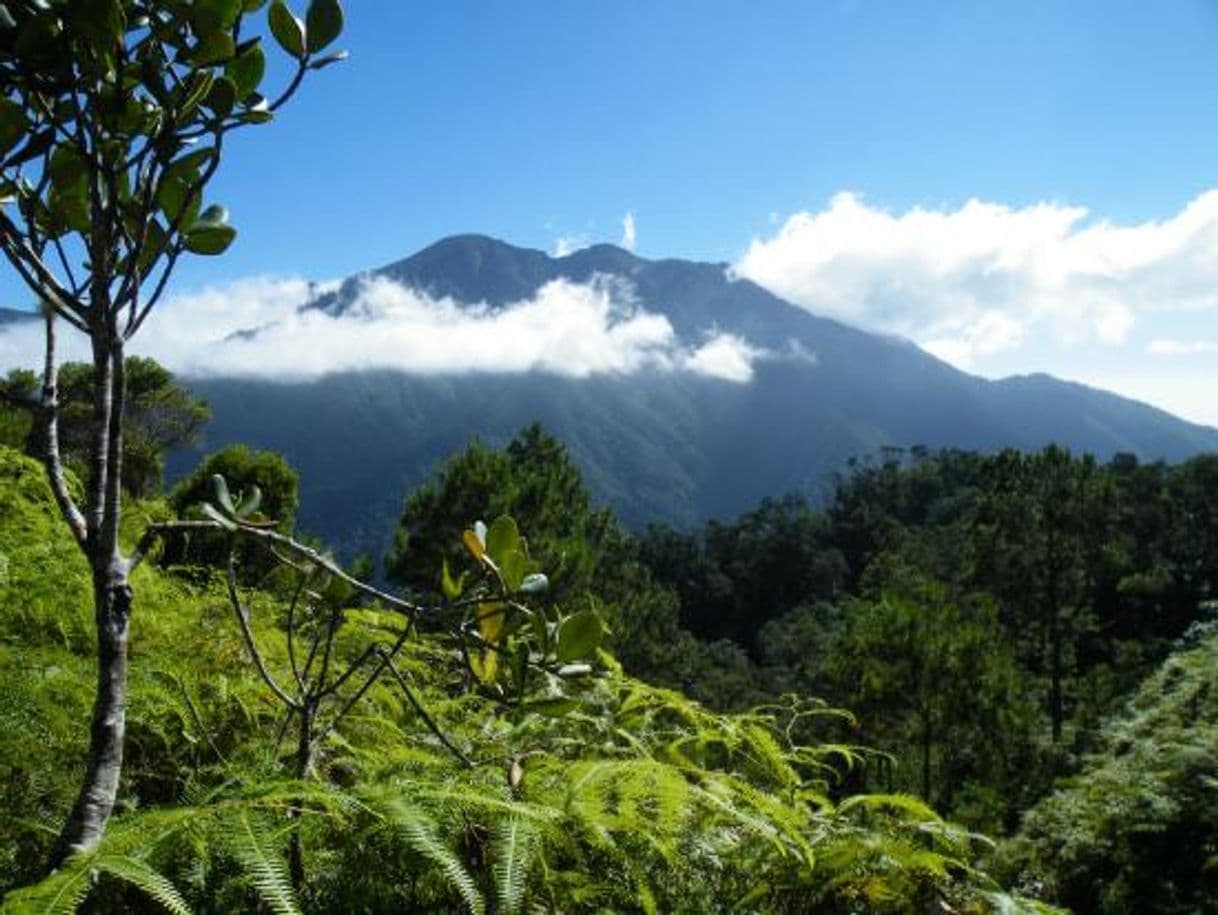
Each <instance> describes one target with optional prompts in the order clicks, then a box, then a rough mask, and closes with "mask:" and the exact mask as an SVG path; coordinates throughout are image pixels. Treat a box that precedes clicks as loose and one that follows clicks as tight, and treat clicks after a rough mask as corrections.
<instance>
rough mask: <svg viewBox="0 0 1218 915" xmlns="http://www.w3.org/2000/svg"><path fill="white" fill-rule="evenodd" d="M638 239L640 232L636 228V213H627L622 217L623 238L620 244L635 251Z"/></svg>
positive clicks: (628, 249)
mask: <svg viewBox="0 0 1218 915" xmlns="http://www.w3.org/2000/svg"><path fill="white" fill-rule="evenodd" d="M637 241H638V233H637V231H636V229H635V224H634V213H632V212H631V213H627V214H626V215H625V216H623V217H622V240H621V243H620V244H621V246H622V247H623V248H625V249H626V250H627V251H633V250H634V246H635V243H636V242H637Z"/></svg>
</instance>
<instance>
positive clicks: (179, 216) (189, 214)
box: [156, 176, 202, 228]
mask: <svg viewBox="0 0 1218 915" xmlns="http://www.w3.org/2000/svg"><path fill="white" fill-rule="evenodd" d="M193 183H194V181H193V180H187V179H182V178H177V177H174V176H169V177H167V178H164V179H162V181H161V187H160V189H159V190H158V191H157V195H156V204H157V206H158V207H160V208H161V212H163V213H164V214H165V218H166V219H168V220H169V223H170V225H173V224H174V223H175V222H176V223H177V225H178V227H179V228H181V227H184V226H192V225H194V223H195V220H196V219H198V216H199V203H200V198H201V196H202V194H200V193H199V192H198V191H196V192H195V194H194V196H193V198H191V197H190V188H191V185H192V184H193ZM188 199H189V204H188V203H187V201H188Z"/></svg>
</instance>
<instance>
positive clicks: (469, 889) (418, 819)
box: [378, 799, 486, 915]
mask: <svg viewBox="0 0 1218 915" xmlns="http://www.w3.org/2000/svg"><path fill="white" fill-rule="evenodd" d="M378 812H379V813H380V814H381V815H383V816H385V818H386V819H387V820H388V821H389V823H390V825H391V826H393V828H394V829H395V830H396V831H397V832H398V833H399V834H400V835H401V836H402V838H403V839H404V840H405V841H406V844H407V845H408V846H410V848H411V849H413V850H414V851H415V852H416V853H418V854H420V855H422V856H423V857H424V858H426V859H427V860H428V861H430V862H431V863H432V864H434V865H436V867H438V868H439V869H440V871H441V872H442V873H443V874H444V877H445V879H446V880H447V881H448V883H449V885H450V886H452V888H453V889H455V890H456V891H457V892H458V893H459V894H460V895H461V898H462V899H463V900H465V904H466V905H467V906H469V909H470V911H471V912H473V913H474V915H483V913H484V912H485V911H486V900H484V899H483V898H482V893H481V891H479V889H478V884H477V883H475V882H474V878H473V877H471V876H470V874H469V871H467V870H466V869H465V865H464V864H462V863H461V859H460V858H458V857H457V855H456V853H455V852H454V851H453V850H452V849H451V848H449V847H448V846H447V845H445V844H444V842H443V841H442V840H441V839H440V837H439V835H438V834H437V830H436V824H435V822H434V821H433V820H432V819H431V818H430V817H429V816H428V815H427V814H426V813H424V812H423V811H421V810H419V809H418V808H416V807H412V806H410V805H409V804H406V803H403V802H401V801H400V800H397V799H395V800H394V801H391V802H390V803H388V804H386V805H385V806H383V807H381V808H380V809H379V811H378Z"/></svg>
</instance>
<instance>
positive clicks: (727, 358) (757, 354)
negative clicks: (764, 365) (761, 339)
mask: <svg viewBox="0 0 1218 915" xmlns="http://www.w3.org/2000/svg"><path fill="white" fill-rule="evenodd" d="M765 355H766V353H765V352H764V351H763V350H760V349H758V348H757V347H755V346H752V345H750V344H749V343H748V342H747V341H746V340H744V339H742V338H740V337H737V336H736V335H735V334H728V333H718V334H715V335H713V336H712V337H710V338H709V339H708V340H707V341H706V342H705V343H703V344H702V345H701V346H699V347H698V348H697V349H696V350H694V351H693V352H692V353H689V354H688V355H687V356H685V358H684V359H683V361H682V364H683V365H684V367H685V368H686V369H688V370H689V371H691V372H696V373H698V374H699V375H709V376H710V377H712V378H722V379H724V380H725V381H735V382H740V383H743V382H746V381H752V379H753V363H754V362H756V361H757V360H758V359H759V358H761V357H763V356H765Z"/></svg>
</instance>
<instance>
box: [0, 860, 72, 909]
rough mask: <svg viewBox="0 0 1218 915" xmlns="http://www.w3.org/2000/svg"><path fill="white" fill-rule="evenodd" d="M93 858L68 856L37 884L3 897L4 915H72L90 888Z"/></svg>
mask: <svg viewBox="0 0 1218 915" xmlns="http://www.w3.org/2000/svg"><path fill="white" fill-rule="evenodd" d="M92 864H93V858H92V856H91V855H90V856H84V858H83V859H80V858H77V859H75V860H73V859H69V861H68V862H67V864H65V865H64V868H63V869H62V870H60V871H58V872H56V873H54V874H52V875H51V876H49V877H47V878H46V879H45V880H43V881H42V882H40V883H36V884H34V885H33V886H29V887H26V888H25V889H21V890H14V891H13V892H11V893H9V894H8V895H7V896H6V897H5V898H4V910H3V911H4V915H73V913H75V912H76V909H77V908H78V907H79V906H80V904H81V903H82V902H84V901H85V897H86V896H88V895H89V890H91V889H92V888H93V868H92Z"/></svg>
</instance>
